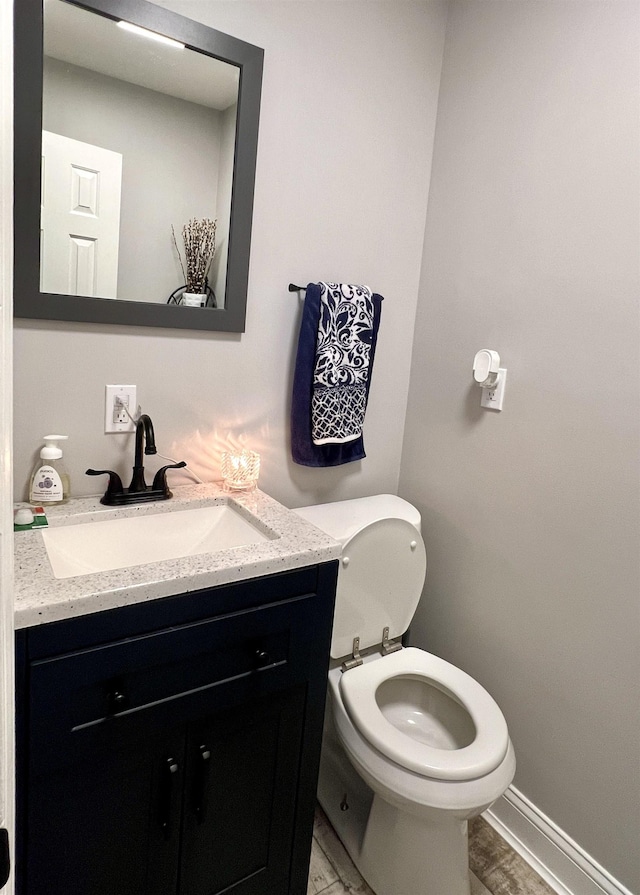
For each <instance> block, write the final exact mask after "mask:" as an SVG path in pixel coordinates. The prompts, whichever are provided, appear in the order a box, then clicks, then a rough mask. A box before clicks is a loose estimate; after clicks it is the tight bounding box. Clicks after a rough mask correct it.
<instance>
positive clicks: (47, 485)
mask: <svg viewBox="0 0 640 895" xmlns="http://www.w3.org/2000/svg"><path fill="white" fill-rule="evenodd" d="M68 437H69V436H68V435H45V436H44V438H43V439H42V440H43V441H44V447H43V448H42V450H41V451H40V461H39V462H38V463H36V466H35V469H34V470H33V474H32V476H31V482H30V484H29V503H30V504H32V505H33V506H35V507H39V506H43V505H44V504H47V505H48V506H52V505H55V504H60V503H66V502H67V501H68V500H69V491H70V480H69V473H68V472H67V470H66V467H65V465H64V461H63V459H62V449H61V448H60V447H59V445H58V442H60V441H66V440H67V438H68Z"/></svg>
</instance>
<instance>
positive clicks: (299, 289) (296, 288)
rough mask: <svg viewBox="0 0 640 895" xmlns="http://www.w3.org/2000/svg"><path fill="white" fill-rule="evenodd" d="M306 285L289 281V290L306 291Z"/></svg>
mask: <svg viewBox="0 0 640 895" xmlns="http://www.w3.org/2000/svg"><path fill="white" fill-rule="evenodd" d="M306 291H307V287H306V286H296V284H295V283H289V292H306ZM380 298H381V299H382V300H383V301H384V296H383V295H381V296H380Z"/></svg>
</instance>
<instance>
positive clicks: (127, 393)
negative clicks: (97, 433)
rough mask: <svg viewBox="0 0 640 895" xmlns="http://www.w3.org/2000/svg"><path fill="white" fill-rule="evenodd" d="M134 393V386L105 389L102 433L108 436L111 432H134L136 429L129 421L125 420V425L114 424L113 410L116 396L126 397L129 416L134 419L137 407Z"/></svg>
mask: <svg viewBox="0 0 640 895" xmlns="http://www.w3.org/2000/svg"><path fill="white" fill-rule="evenodd" d="M136 391H137V389H136V386H135V385H107V386H106V387H105V401H104V431H105V433H106V434H110V433H112V432H134V431H135V428H136V427H135V425H134V424H133V423H132V421H131V420H130V419H127V421H126V422H125V423H114V421H113V408H114V404H115V402H116V396H118V397H126V398H128V399H129V402H128V407H129V413H130V414H131V416H133V417H135V415H136V409H137V406H138V405H137V403H136Z"/></svg>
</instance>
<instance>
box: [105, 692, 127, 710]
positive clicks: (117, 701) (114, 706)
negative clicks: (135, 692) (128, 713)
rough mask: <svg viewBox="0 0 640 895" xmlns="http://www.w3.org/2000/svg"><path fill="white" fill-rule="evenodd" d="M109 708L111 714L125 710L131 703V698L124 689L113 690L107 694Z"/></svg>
mask: <svg viewBox="0 0 640 895" xmlns="http://www.w3.org/2000/svg"><path fill="white" fill-rule="evenodd" d="M107 703H108V710H109V714H110V715H115V714H117V713H118V712H122V711H124V709H126V708H127V706H128V705H129V700H128V699H127V697H126V695H125V694H124V693H123V692H122V690H118V689H116V690H112V691H111V692H110V693H109V694H108V696H107Z"/></svg>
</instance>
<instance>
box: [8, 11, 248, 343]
mask: <svg viewBox="0 0 640 895" xmlns="http://www.w3.org/2000/svg"><path fill="white" fill-rule="evenodd" d="M123 23H127V24H129V25H133V26H136V27H137V28H138V29H142V31H141V32H140V31H139V32H138V33H137V34H133V35H132V34H130V33H129V31H128V30H127V31H125V30H124V28H122V27H121V28H118V27H116V26H117V25H118V24H120V25H122V24H123ZM158 36H160V37H165V38H169V39H171V40H172V41H173V42H174V43H173V44H170V45H169V48H168V49H166V48H165V46H163V45H162V44H160V43H158V42H157V40H149V38H154V37H155V38H156V39H157V38H158ZM263 55H264V53H263V50H262V49H260V48H259V47H255V46H253V45H252V44H248V43H245V42H244V41H241V40H238V39H237V38H234V37H231V36H229V35H226V34H224V33H222V32H220V31H216V30H215V29H213V28H210V27H208V26H205V25H202V24H200V23H199V22H195V21H192V20H190V19H187V18H185V17H184V16H181V15H178V14H177V13H174V12H171V11H169V10H166V9H164V8H162V7H159V6H155V5H154V4H152V3H148V2H146V0H81V2H79V0H16V3H15V118H14V128H15V135H14V145H15V155H14V164H15V213H14V225H15V259H14V309H15V315H16V316H17V317H27V318H38V319H48V320H66V321H79V322H89V323H111V324H120V325H122V324H125V325H132V326H157V327H165V328H170V329H199V330H213V331H225V332H244V323H245V311H246V297H247V281H248V271H249V252H250V245H251V225H252V215H253V193H254V181H255V167H256V151H257V141H258V123H259V114H260V94H261V88H262V66H263ZM109 57H110V58H109ZM73 153H78V154H77V156H76V155H73ZM97 153H98V155H97ZM100 153H101V154H100ZM96 159H97V160H96ZM60 166H62V167H60ZM63 169H64V171H65V172H72V173H71V175H70V177H71V179H69V178H68V177H67V179H64V178H58V176H57V175H56V176H54V173H53V172H56V171H58V170H60V171H62V170H63ZM114 172H115V173H114ZM65 176H66V175H65ZM56 203H58V204H56ZM62 206H64V209H63V210H62V211H61V208H62ZM52 209H53V210H52ZM98 211H99V213H98ZM107 211H108V213H107ZM64 214H71V215H72V216H73V221H72V223H69V221H65V220H63V219H62V218H63V216H64ZM98 219H99V221H98ZM107 219H108V220H107ZM192 219H195V220H198V221H201V220H203V219H209V220H211V221H214V222H215V224H216V234H215V240H216V249H215V254H214V256H213V262H212V264H211V267H210V269H209V271H208V280H207V282H206V288H204V289H202V290H201V291H203V292H205V294H206V295H207V296H208V298H207V301H206V302H205V301H203V306H202V307H194V306H187V305H188V302H187V301H186V300H183V299H182V298H181V293H182V291H183V290H184V288H185V285H186V283H185V279H187V280H188V279H189V276H188V271H187V275H186V277H185V263H184V262H185V261H186V259H185V257H184V245H183V239H182V228H183V226H184V225H186V224H188V222H189V221H190V220H192ZM105 221H106V223H105ZM94 226H95V227H98V226H99V227H106V229H105V230H104V231H103V230H99V232H98V231H94V230H93V229H92V227H94ZM83 228H85V229H83ZM105 246H107V248H104V247H105ZM108 246H111V248H108ZM179 254H180V256H181V257H179ZM114 259H115V260H114Z"/></svg>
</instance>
